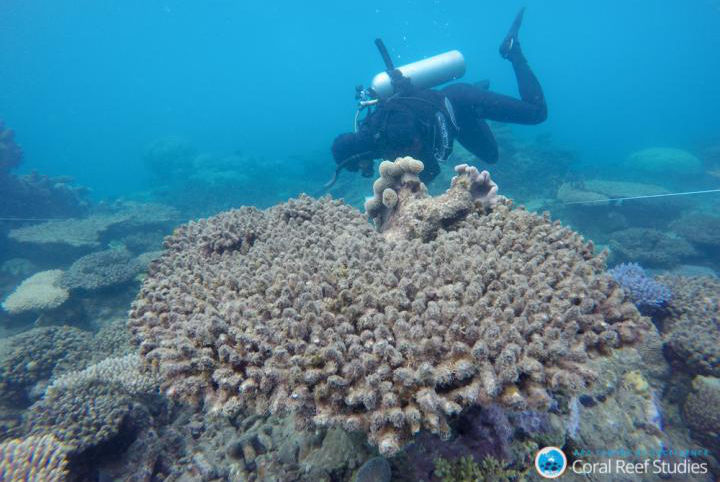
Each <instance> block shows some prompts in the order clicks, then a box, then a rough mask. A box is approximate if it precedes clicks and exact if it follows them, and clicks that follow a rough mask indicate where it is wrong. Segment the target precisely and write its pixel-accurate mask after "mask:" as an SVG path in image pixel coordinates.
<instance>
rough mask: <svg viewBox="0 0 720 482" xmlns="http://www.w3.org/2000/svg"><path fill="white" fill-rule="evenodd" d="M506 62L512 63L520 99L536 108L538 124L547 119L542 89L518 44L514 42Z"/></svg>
mask: <svg viewBox="0 0 720 482" xmlns="http://www.w3.org/2000/svg"><path fill="white" fill-rule="evenodd" d="M508 60H510V62H511V63H512V66H513V70H514V71H515V79H516V80H517V84H518V90H519V91H520V98H521V99H522V100H523V101H525V102H527V103H529V104H532V105H533V106H536V107H537V109H536V115H537V117H538V118H541V120H539V122H542V121H543V120H545V118H546V117H547V106H546V104H545V95H543V90H542V87H541V86H540V82H538V80H537V77H535V74H534V73H533V71H532V70H531V69H530V65H528V61H527V59H526V58H525V56H524V55H523V53H522V50H521V49H520V43H519V42H517V41H515V42H514V43H513V46H512V48H511V49H510V53H509V54H508Z"/></svg>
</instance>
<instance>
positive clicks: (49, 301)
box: [2, 269, 70, 315]
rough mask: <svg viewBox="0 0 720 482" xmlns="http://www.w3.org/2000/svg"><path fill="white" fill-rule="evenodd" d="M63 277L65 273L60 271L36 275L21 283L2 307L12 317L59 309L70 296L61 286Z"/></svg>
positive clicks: (43, 272) (55, 270)
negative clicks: (25, 313)
mask: <svg viewBox="0 0 720 482" xmlns="http://www.w3.org/2000/svg"><path fill="white" fill-rule="evenodd" d="M62 277H63V272H62V270H59V269H53V270H49V271H41V272H39V273H36V274H34V275H32V276H31V277H29V278H28V279H26V280H25V281H23V282H22V283H20V286H18V287H17V288H16V289H15V291H14V292H12V293H11V294H10V296H8V297H7V298H6V299H5V301H4V302H3V304H2V307H3V308H4V309H5V311H7V312H8V313H10V314H12V315H17V314H20V313H24V312H28V311H34V312H36V311H45V310H51V309H53V308H57V307H58V306H60V305H62V304H63V303H65V301H67V299H68V297H69V296H70V293H69V291H68V290H67V289H66V287H64V286H62V285H61V282H60V280H61V279H62Z"/></svg>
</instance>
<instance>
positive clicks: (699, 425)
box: [684, 376, 720, 450]
mask: <svg viewBox="0 0 720 482" xmlns="http://www.w3.org/2000/svg"><path fill="white" fill-rule="evenodd" d="M684 410H685V419H686V420H687V423H688V425H689V426H690V428H691V429H693V431H694V432H695V433H696V434H697V436H698V438H699V439H700V440H701V441H703V442H704V443H709V444H710V447H709V448H712V449H713V450H718V449H720V379H718V378H715V377H704V376H697V377H695V378H694V379H693V382H692V391H691V392H690V393H689V394H688V397H687V400H685V406H684Z"/></svg>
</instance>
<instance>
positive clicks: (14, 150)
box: [0, 120, 22, 177]
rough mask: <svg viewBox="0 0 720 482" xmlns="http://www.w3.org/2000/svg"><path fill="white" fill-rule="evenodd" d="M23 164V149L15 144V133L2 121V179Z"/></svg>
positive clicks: (0, 139) (0, 138)
mask: <svg viewBox="0 0 720 482" xmlns="http://www.w3.org/2000/svg"><path fill="white" fill-rule="evenodd" d="M21 162H22V149H20V146H18V145H17V143H16V142H15V133H14V132H13V130H12V129H10V128H8V127H5V123H4V122H3V121H1V120H0V177H2V176H4V175H7V173H9V172H10V171H11V170H13V169H15V168H16V167H18V166H19V165H20V163H21Z"/></svg>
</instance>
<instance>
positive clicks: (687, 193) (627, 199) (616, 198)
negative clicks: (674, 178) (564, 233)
mask: <svg viewBox="0 0 720 482" xmlns="http://www.w3.org/2000/svg"><path fill="white" fill-rule="evenodd" d="M713 192H720V189H708V190H707V191H688V192H673V193H670V194H653V195H650V196H632V197H615V198H608V199H596V200H594V201H573V202H569V203H563V205H565V206H567V205H568V204H593V203H606V202H610V201H630V200H632V199H650V198H654V197H670V196H690V195H692V194H708V193H713Z"/></svg>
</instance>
